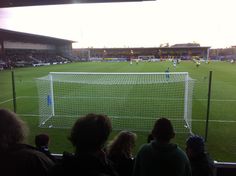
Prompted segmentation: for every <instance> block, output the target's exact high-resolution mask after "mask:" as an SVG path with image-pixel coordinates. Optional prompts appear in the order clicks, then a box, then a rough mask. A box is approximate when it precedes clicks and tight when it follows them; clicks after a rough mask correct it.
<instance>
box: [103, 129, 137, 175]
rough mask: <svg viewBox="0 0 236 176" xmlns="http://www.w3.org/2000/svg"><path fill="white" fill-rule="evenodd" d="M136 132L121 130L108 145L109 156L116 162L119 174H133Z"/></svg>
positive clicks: (115, 165)
mask: <svg viewBox="0 0 236 176" xmlns="http://www.w3.org/2000/svg"><path fill="white" fill-rule="evenodd" d="M136 138H137V136H136V134H135V133H132V132H129V131H121V132H120V133H118V134H117V135H116V136H115V138H114V139H113V140H112V141H111V142H110V143H109V145H108V147H107V153H108V158H109V159H110V160H111V161H112V162H113V163H114V167H115V169H116V170H117V172H118V174H119V176H131V175H132V171H133V165H134V158H133V155H132V150H133V149H134V146H135V141H136Z"/></svg>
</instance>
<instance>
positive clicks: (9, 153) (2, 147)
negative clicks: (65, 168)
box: [0, 109, 54, 176]
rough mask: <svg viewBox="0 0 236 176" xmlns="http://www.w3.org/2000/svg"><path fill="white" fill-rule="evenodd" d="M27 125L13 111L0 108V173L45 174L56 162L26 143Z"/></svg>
mask: <svg viewBox="0 0 236 176" xmlns="http://www.w3.org/2000/svg"><path fill="white" fill-rule="evenodd" d="M27 133H28V127H27V125H26V124H25V123H24V122H23V121H22V120H21V119H20V118H19V117H18V116H17V115H16V114H15V113H13V112H11V111H9V110H6V109H0V156H1V157H0V175H8V176H16V175H17V176H18V175H24V176H32V175H34V176H44V175H47V172H48V170H49V169H50V168H51V167H52V166H53V165H54V162H53V161H52V160H51V159H49V158H48V157H47V156H45V155H44V154H43V153H42V152H40V151H38V150H37V149H36V148H35V147H33V146H30V145H27V144H26V137H27Z"/></svg>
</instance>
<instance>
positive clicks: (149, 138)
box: [147, 134, 153, 143]
mask: <svg viewBox="0 0 236 176" xmlns="http://www.w3.org/2000/svg"><path fill="white" fill-rule="evenodd" d="M152 140H153V136H152V134H149V135H148V138H147V143H150V142H151V141H152Z"/></svg>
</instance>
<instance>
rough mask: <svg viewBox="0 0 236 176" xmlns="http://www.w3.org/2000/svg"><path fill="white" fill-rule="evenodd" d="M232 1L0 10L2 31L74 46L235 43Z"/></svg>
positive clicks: (217, 45)
mask: <svg viewBox="0 0 236 176" xmlns="http://www.w3.org/2000/svg"><path fill="white" fill-rule="evenodd" d="M235 7H236V0H156V1H149V2H128V3H127V2H126V3H95V4H73V5H71V4H70V5H53V6H32V7H15V8H0V28H4V29H9V30H14V31H20V32H27V33H33V34H40V35H45V36H51V37H57V38H63V39H69V40H73V41H77V43H75V44H73V47H74V48H86V47H94V48H96V47H99V48H103V47H107V48H109V47H159V46H160V44H164V43H169V45H173V44H177V43H192V42H196V43H199V44H200V45H201V46H210V47H211V48H225V47H231V46H232V45H236V20H235V18H236V10H235Z"/></svg>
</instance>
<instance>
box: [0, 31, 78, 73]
mask: <svg viewBox="0 0 236 176" xmlns="http://www.w3.org/2000/svg"><path fill="white" fill-rule="evenodd" d="M73 42H74V41H70V40H64V39H58V38H52V37H46V36H39V35H34V34H28V33H22V32H16V31H10V30H5V29H0V44H1V48H0V61H1V62H0V65H1V67H3V68H10V67H25V66H42V65H50V64H63V63H68V62H71V61H73V60H75V59H76V58H77V57H76V56H74V55H73V53H72V43H73Z"/></svg>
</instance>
